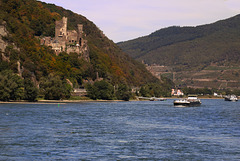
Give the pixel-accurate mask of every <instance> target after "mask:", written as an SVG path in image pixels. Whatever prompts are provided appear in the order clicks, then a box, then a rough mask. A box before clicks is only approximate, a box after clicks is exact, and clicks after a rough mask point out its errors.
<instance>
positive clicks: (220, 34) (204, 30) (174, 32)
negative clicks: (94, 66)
mask: <svg viewBox="0 0 240 161" xmlns="http://www.w3.org/2000/svg"><path fill="white" fill-rule="evenodd" d="M239 28H240V15H237V16H235V17H232V18H229V19H227V20H222V21H218V22H216V23H213V24H208V25H202V26H197V27H177V26H173V27H169V28H164V29H161V30H158V31H156V32H154V33H152V34H150V35H148V36H144V37H140V38H137V39H134V40H129V41H125V42H120V43H118V46H119V47H121V48H122V49H123V51H125V52H126V53H127V54H129V55H130V56H131V57H133V58H134V59H137V60H143V61H144V62H146V63H147V64H154V63H155V64H159V65H172V64H176V65H183V66H184V65H185V64H186V65H191V66H202V64H204V65H206V66H207V65H210V64H211V63H224V62H223V61H225V60H226V59H227V58H228V61H230V62H231V63H234V64H237V63H239V61H237V62H236V60H239V58H240V54H239V53H240V46H239V45H238V44H237V42H240V30H239ZM221 51H222V52H221ZM195 56H197V57H198V63H196V62H192V60H193V59H192V58H194V57H195ZM205 56H209V58H208V59H205V58H204V57H205ZM231 57H232V59H231ZM200 64H201V65H200Z"/></svg>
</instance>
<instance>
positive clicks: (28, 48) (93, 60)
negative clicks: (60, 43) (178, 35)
mask: <svg viewBox="0 0 240 161" xmlns="http://www.w3.org/2000/svg"><path fill="white" fill-rule="evenodd" d="M63 16H65V17H68V20H69V22H68V29H69V30H73V29H75V30H77V24H83V26H84V33H85V39H86V40H88V46H89V51H90V53H89V57H90V62H86V61H84V60H81V59H79V58H78V56H77V55H76V54H74V53H72V54H69V55H68V54H66V53H64V52H63V53H61V54H60V55H59V56H57V55H56V54H55V53H54V52H53V51H52V50H51V48H49V47H47V46H42V45H40V42H39V39H38V38H36V36H38V37H39V36H40V37H42V36H52V37H54V28H55V21H56V20H60V19H61V18H62V17H63ZM0 24H1V28H2V29H3V30H2V31H4V30H7V31H4V32H3V34H2V35H1V37H0V38H1V42H2V44H3V45H2V48H1V49H2V50H1V55H0V56H1V57H0V60H1V62H0V71H2V70H5V69H11V70H13V71H14V72H16V73H17V72H20V71H21V72H22V76H23V77H24V78H25V77H32V78H35V80H36V81H39V80H40V79H41V78H42V77H47V75H49V74H50V73H55V74H57V75H59V76H61V78H66V79H69V80H71V82H72V83H73V84H74V86H75V85H76V86H78V84H81V83H82V82H83V81H84V80H95V79H96V73H98V75H99V77H101V78H103V79H106V80H108V81H109V82H111V83H112V84H119V83H125V84H128V85H133V86H139V85H141V84H145V83H147V82H158V80H157V79H156V78H155V77H153V76H152V75H151V74H150V73H149V72H148V71H147V70H146V69H145V67H144V66H143V65H142V64H140V63H138V62H136V61H135V60H133V59H132V58H130V57H129V56H128V55H126V54H125V53H123V52H122V51H121V50H120V48H119V47H118V46H117V45H115V44H114V43H113V42H112V41H111V40H109V39H108V38H107V37H106V36H104V34H103V33H102V31H100V30H99V29H98V28H97V27H96V25H95V24H94V23H93V22H91V21H89V20H88V19H87V18H85V17H84V16H81V15H78V14H75V13H73V12H72V11H69V10H65V9H63V8H61V7H58V6H55V5H53V4H46V3H42V2H37V1H35V0H1V1H0Z"/></svg>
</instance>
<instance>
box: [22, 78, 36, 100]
mask: <svg viewBox="0 0 240 161" xmlns="http://www.w3.org/2000/svg"><path fill="white" fill-rule="evenodd" d="M37 96H38V88H37V87H36V86H34V84H33V82H32V80H30V79H29V78H26V79H25V80H24V99H25V100H28V101H36V99H37Z"/></svg>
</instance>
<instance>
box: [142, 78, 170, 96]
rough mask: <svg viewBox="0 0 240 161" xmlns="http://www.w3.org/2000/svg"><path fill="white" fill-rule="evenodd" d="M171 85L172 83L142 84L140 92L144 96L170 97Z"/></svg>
mask: <svg viewBox="0 0 240 161" xmlns="http://www.w3.org/2000/svg"><path fill="white" fill-rule="evenodd" d="M169 82H171V81H169ZM171 87H172V84H171V83H170V84H169V83H161V84H157V83H150V84H146V85H144V86H142V87H141V88H140V91H139V92H140V94H141V96H143V97H169V96H171V93H170V92H171Z"/></svg>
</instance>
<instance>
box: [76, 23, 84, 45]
mask: <svg viewBox="0 0 240 161" xmlns="http://www.w3.org/2000/svg"><path fill="white" fill-rule="evenodd" d="M77 26H78V38H77V39H78V44H79V45H80V46H82V43H83V39H82V37H83V25H82V24H78V25H77Z"/></svg>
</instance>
